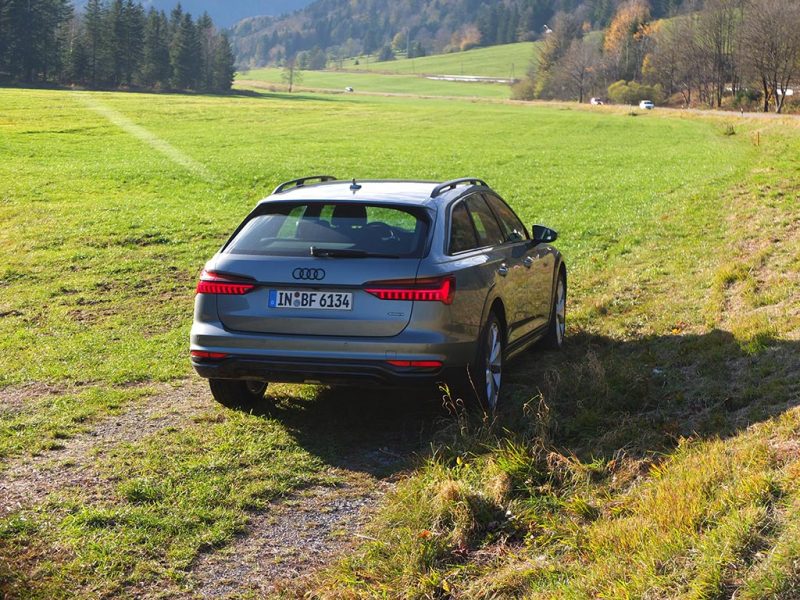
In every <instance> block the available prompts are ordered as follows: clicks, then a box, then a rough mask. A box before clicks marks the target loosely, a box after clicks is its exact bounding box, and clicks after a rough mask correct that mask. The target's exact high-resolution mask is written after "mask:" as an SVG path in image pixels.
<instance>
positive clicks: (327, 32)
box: [232, 0, 693, 67]
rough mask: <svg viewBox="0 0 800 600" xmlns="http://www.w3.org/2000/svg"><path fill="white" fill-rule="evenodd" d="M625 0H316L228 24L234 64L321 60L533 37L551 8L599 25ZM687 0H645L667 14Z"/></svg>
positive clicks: (466, 46) (419, 53)
mask: <svg viewBox="0 0 800 600" xmlns="http://www.w3.org/2000/svg"><path fill="white" fill-rule="evenodd" d="M624 1H625V0H503V1H502V2H497V1H496V0H428V1H423V0H349V1H346V2H345V1H342V0H317V1H316V2H314V3H313V4H311V5H309V6H307V7H306V8H305V9H303V10H301V11H299V12H297V13H294V14H291V15H288V16H286V17H284V18H281V19H274V18H271V17H256V18H252V19H246V20H244V21H242V22H241V23H239V24H237V25H236V26H234V28H233V30H232V40H233V44H234V50H235V52H236V57H237V63H238V64H240V65H247V66H250V67H256V66H263V65H266V64H283V63H284V62H285V61H287V60H291V59H293V58H295V57H297V56H298V55H299V54H300V53H303V52H312V51H314V49H318V50H320V51H322V52H323V53H324V54H325V56H326V58H327V60H333V61H336V60H337V59H341V58H346V57H352V56H358V55H360V54H373V53H380V52H383V53H384V55H385V56H387V57H388V56H389V52H388V50H387V49H389V50H394V51H395V52H397V51H404V52H406V53H407V54H408V55H413V56H422V55H424V54H431V53H440V52H455V51H461V50H466V49H469V48H472V47H475V46H492V45H495V44H506V43H510V42H523V41H532V40H535V39H539V38H540V37H541V36H542V35H544V32H545V31H546V30H547V29H549V28H550V27H551V26H552V20H553V19H554V18H555V15H556V14H558V13H565V14H579V15H581V18H582V19H583V20H585V21H587V22H588V23H589V24H590V25H591V27H592V28H594V29H601V28H604V27H606V26H607V25H608V24H609V22H610V21H611V19H612V18H613V17H614V14H615V12H616V10H617V8H618V6H619V5H620V4H621V3H622V2H624ZM691 1H693V0H652V5H651V13H652V14H653V15H654V16H656V17H661V16H668V15H670V14H672V13H673V12H675V11H676V10H678V9H679V8H681V7H682V6H683V5H684V4H685V3H686V2H691Z"/></svg>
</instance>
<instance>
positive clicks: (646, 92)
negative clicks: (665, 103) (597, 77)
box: [608, 81, 664, 104]
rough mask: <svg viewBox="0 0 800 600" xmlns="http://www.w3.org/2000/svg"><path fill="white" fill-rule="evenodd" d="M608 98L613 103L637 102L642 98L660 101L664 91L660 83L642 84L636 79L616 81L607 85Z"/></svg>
mask: <svg viewBox="0 0 800 600" xmlns="http://www.w3.org/2000/svg"><path fill="white" fill-rule="evenodd" d="M608 99H609V100H611V101H612V102H614V103H615V104H639V102H641V101H642V100H652V101H653V102H661V101H662V100H663V99H664V93H663V91H662V90H661V86H660V85H643V84H641V83H637V82H636V81H617V82H615V83H612V84H611V85H610V86H608Z"/></svg>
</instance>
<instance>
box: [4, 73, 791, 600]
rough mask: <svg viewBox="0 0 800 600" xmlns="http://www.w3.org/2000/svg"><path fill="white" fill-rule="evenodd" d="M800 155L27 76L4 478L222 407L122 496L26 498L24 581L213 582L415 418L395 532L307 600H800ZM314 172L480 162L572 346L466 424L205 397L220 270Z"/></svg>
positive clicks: (126, 454)
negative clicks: (270, 517)
mask: <svg viewBox="0 0 800 600" xmlns="http://www.w3.org/2000/svg"><path fill="white" fill-rule="evenodd" d="M260 73H264V76H263V81H265V82H267V83H269V82H272V81H273V80H275V78H276V77H279V72H278V71H269V72H267V71H259V72H255V71H254V72H251V73H250V74H249V76H248V77H250V78H255V77H256V76H259V77H260V75H259V74H260ZM334 76H335V77H342V78H343V77H346V76H347V75H346V74H340V73H337V74H333V73H330V74H329V73H319V74H314V75H313V76H312V74H311V73H307V74H306V80H305V81H304V83H303V84H301V85H304V86H308V87H326V86H327V85H330V86H332V87H333V86H337V87H342V88H343V87H344V85H347V84H346V83H344V81H345V80H344V79H340V80H336V81H333V80H330V81H331V83H326V84H325V86H323V85H319V86H317V85H312V84H313V83H314V82H316V81H317V80H316V79H312V77H334ZM357 76H358V77H364V78H373V77H374V78H376V79H370V80H369V81H374V82H377V81H378V79H377V78H378V77H382V76H381V75H378V74H359V75H357ZM386 77H390V76H386ZM413 79H414V81H415V82H416V81H419V82H420V84H419V85H420V86H422V85H423V84H422V83H421V82H427V80H424V79H418V78H413ZM319 81H320V82H321V81H322V80H321V79H320V80H319ZM359 81H361V83H351V84H350V85H352V86H353V87H355V88H356V89H357V91H358V90H364V91H371V90H370V89H369V88H370V86H371V85H372V83H368V80H367V79H363V80H359ZM433 83H437V84H439V85H453V86H456V87H457V88H458V89H461V87H459V86H476V85H477V86H479V87H480V88H481V89H485V90H489V89H492V90H494V89H495V87H497V89H501V90H504V91H503V93H506V91H507V88H501V87H500V86H488V85H487V86H486V87H483V84H452V83H445V82H430V84H433ZM424 85H428V83H425V84H424ZM375 86H376V87H375V91H380V92H390V91H393V90H390V89H385V88H384V87H383V84H382V83H381V84H380V85H379V84H378V83H375ZM453 89H455V88H453ZM470 89H474V88H472V87H471V88H470ZM415 91H416V93H419V94H422V95H426V94H427V93H428V92H426V91H425V89H423V87H420V88H415ZM465 94H466V92H465ZM493 94H494V91H493V92H492V95H493ZM448 95H451V96H457V95H460V92H458V93H452V94H448ZM497 97H500V96H499V95H498V96H497ZM729 124H730V125H731V126H732V127H728V125H729ZM731 130H733V133H734V135H730V133H731ZM756 132H757V135H756ZM756 142H757V143H756ZM798 153H800V130H798V128H797V125H796V123H795V122H794V121H791V120H747V119H742V120H739V119H738V118H734V117H728V118H725V119H722V118H715V117H714V118H712V117H701V116H694V117H690V116H681V115H679V114H677V113H669V114H667V113H663V114H660V113H659V111H653V112H648V113H646V114H643V113H639V114H637V113H628V112H627V111H623V110H599V111H597V110H596V111H591V110H588V109H583V108H580V107H577V106H575V107H574V108H570V107H568V106H566V105H565V106H552V107H548V106H542V105H537V106H530V105H523V104H507V103H496V102H479V101H472V100H453V99H447V100H445V99H439V100H437V99H419V98H400V97H379V96H359V95H358V93H355V94H337V95H334V94H312V93H307V92H295V93H293V94H286V93H273V92H268V91H264V90H262V91H258V90H255V88H253V89H250V90H249V91H247V90H242V91H240V92H239V93H238V94H237V95H232V96H192V95H168V94H163V95H162V94H159V95H154V94H150V95H148V94H133V93H92V92H69V91H44V90H41V91H36V90H18V89H2V90H0V219H2V223H3V227H2V228H1V229H0V398H2V401H0V479H2V478H3V477H4V476H7V477H9V478H12V476H13V477H16V476H17V475H18V474H19V473H21V472H22V470H23V467H22V466H21V465H24V464H26V463H27V462H29V461H33V462H34V463H36V464H39V463H40V462H41V461H50V462H52V464H55V465H59V468H63V469H69V468H70V464H69V462H70V461H72V460H74V457H72V456H71V455H69V452H71V450H70V448H71V445H70V444H71V443H72V442H73V440H82V439H84V438H83V437H82V436H84V435H85V434H86V432H88V431H93V430H94V429H95V428H98V427H99V428H102V427H104V426H105V425H104V424H106V423H109V422H112V421H111V420H113V419H117V418H124V415H125V414H128V413H130V412H131V411H136V410H145V409H146V408H147V407H148V406H149V405H150V403H152V402H154V400H153V398H156V399H159V398H160V399H161V400H157V403H158V402H161V404H159V406H161V408H160V409H159V410H161V411H162V412H159V413H158V414H156V415H155V416H153V415H150V416H149V417H148V418H150V419H158V418H161V417H162V416H163V415H162V413H164V414H168V413H169V411H170V408H169V407H170V405H171V404H170V403H172V401H171V400H170V399H171V398H172V396H171V395H170V394H173V393H175V394H178V396H179V397H178V399H177V401H176V402H181V403H184V404H183V405H186V406H188V404H190V403H191V402H194V403H199V404H198V406H199V408H198V409H197V410H194V411H192V412H191V414H188V415H187V416H186V418H185V419H184V420H181V421H179V422H178V424H176V425H173V426H170V427H165V428H162V429H158V430H157V431H156V430H154V431H153V432H152V433H150V434H147V435H145V434H142V435H141V436H140V437H137V438H136V439H132V440H129V441H125V442H124V443H122V444H121V445H120V446H118V447H114V448H113V449H111V450H108V451H102V452H100V451H98V452H97V453H96V457H95V458H94V460H93V466H92V468H93V469H94V471H96V473H97V475H96V479H95V480H93V481H94V483H92V484H90V485H86V484H85V482H78V481H75V482H73V483H72V484H69V485H65V486H64V487H62V488H59V489H57V490H53V491H52V493H49V494H48V495H46V496H44V497H42V498H39V499H37V501H36V502H34V503H32V504H31V505H28V506H22V507H20V508H17V509H11V510H7V511H6V512H2V511H0V593H2V592H4V591H6V590H8V593H9V594H10V595H11V596H12V597H16V596H22V597H39V598H51V597H60V596H66V595H70V594H79V595H88V596H104V595H106V596H107V595H115V594H128V595H133V594H135V593H137V592H142V591H144V592H145V593H155V591H162V592H163V591H167V592H175V593H177V592H191V591H192V590H193V589H194V586H195V585H196V583H195V582H196V580H195V572H194V569H195V568H196V565H197V561H198V560H199V557H207V556H209V555H210V556H214V555H215V554H216V553H218V552H221V551H222V550H223V549H224V548H226V547H228V545H229V544H231V543H232V542H233V540H234V539H237V538H235V536H236V534H242V535H247V532H248V531H249V530H248V528H247V527H248V523H250V522H251V520H252V519H253V517H254V515H257V514H259V512H260V511H265V510H270V507H271V506H272V504H270V503H271V502H280V501H281V500H282V499H284V498H288V497H292V494H296V493H298V491H300V490H303V489H306V488H308V487H310V486H322V487H331V488H332V489H333V488H336V486H341V485H343V484H345V483H347V484H348V485H355V484H353V479H354V477H355V476H353V475H352V473H349V472H348V471H347V468H345V467H343V466H342V464H340V462H338V458H337V457H340V456H343V455H347V454H348V453H351V454H352V453H353V450H354V448H355V447H356V446H355V445H356V441H354V440H357V443H358V444H361V443H362V442H363V443H368V444H371V445H372V446H374V447H380V446H382V444H383V442H382V441H381V440H382V439H383V437H391V436H392V435H394V433H395V432H394V429H393V428H394V427H397V423H399V422H403V423H406V425H405V426H404V427H407V429H409V430H413V431H414V432H415V433H414V435H416V436H417V437H416V438H415V442H414V446H413V449H411V450H408V453H407V454H408V461H407V463H404V466H403V469H404V470H403V472H402V476H401V475H399V474H398V475H396V476H397V477H398V478H400V479H401V483H399V484H398V487H397V490H396V492H395V493H394V494H390V495H389V496H387V497H386V498H384V499H383V500H382V501H381V506H382V508H381V509H380V511H379V512H378V514H377V516H376V517H375V518H374V519H373V522H372V525H371V529H369V538H370V539H367V538H363V539H362V540H361V542H359V543H358V544H357V546H358V547H357V549H356V550H354V551H353V552H352V553H350V556H349V557H348V558H347V559H345V560H344V561H342V562H336V563H335V564H334V565H332V566H330V567H329V568H328V570H327V571H324V572H322V573H321V574H319V575H318V578H317V579H315V580H314V581H312V582H306V584H304V585H309V586H311V587H312V588H314V589H316V590H317V591H318V593H319V594H321V595H323V596H324V595H333V596H337V595H339V596H361V597H376V596H380V595H386V596H388V597H432V596H438V597H444V596H442V595H443V594H448V593H453V594H456V595H458V594H462V597H470V598H472V597H487V598H488V597H492V594H495V595H498V594H499V596H496V597H503V596H504V595H512V596H513V595H518V594H527V595H529V596H533V597H537V595H538V597H542V598H550V597H563V598H594V597H609V598H612V597H613V598H622V597H642V596H644V595H646V594H651V595H653V596H658V597H678V596H682V597H696V598H710V597H718V596H719V595H720V594H723V593H726V594H727V593H730V591H731V590H732V589H737V590H740V592H739V595H737V597H753V598H771V597H776V595H780V594H784V595H783V596H782V597H785V598H790V597H793V596H792V595H791V594H792V593H793V592H792V590H797V589H798V588H797V586H798V584H799V581H798V578H797V571H796V569H794V570H792V567H791V565H792V564H795V562H796V561H797V560H798V559H800V546H798V544H797V539H798V536H797V535H796V533H797V532H798V531H799V530H800V529H799V528H800V520H798V514H800V513H798V511H797V507H798V502H800V491H798V487H797V481H798V477H797V475H798V474H800V451H798V443H797V435H798V434H797V432H798V431H800V414H798V412H797V411H796V409H794V408H793V407H794V405H795V404H796V403H797V400H798V397H797V390H798V389H800V388H799V387H798V372H800V371H798V369H797V366H798V364H797V363H798V359H797V356H798V352H797V340H798V338H800V307H798V302H797V298H798V280H799V279H800V261H798V258H797V257H798V255H799V254H798V248H799V243H800V242H799V241H798V240H799V239H800V238H798V234H797V231H798V229H797V225H798V223H800V221H799V220H798V219H800V213H799V212H798V205H797V198H798V190H800V170H799V169H800V167H799V166H798V164H797V161H796V160H795V157H796V156H798ZM317 173H329V174H332V175H335V176H338V177H340V178H343V179H345V178H347V179H350V178H353V177H355V178H409V179H425V180H446V179H451V178H454V177H460V176H467V175H470V176H479V177H481V178H483V179H485V180H486V181H487V182H489V184H490V185H492V186H493V187H494V189H495V190H497V191H498V192H499V193H500V194H501V195H502V196H503V197H504V198H505V199H506V200H507V201H508V202H509V203H510V204H511V205H512V206H513V207H514V208H515V209H516V210H517V212H518V213H519V214H520V215H521V216H522V217H523V220H524V221H525V223H526V224H528V225H532V224H533V223H543V224H546V225H549V226H551V227H553V228H555V229H556V230H558V231H559V234H560V237H559V240H558V244H557V245H558V246H559V248H560V249H561V250H562V252H563V253H564V254H565V256H566V258H567V263H568V266H569V270H570V272H569V294H570V308H569V311H570V312H569V329H568V336H569V341H568V345H567V348H566V350H565V352H564V353H562V354H559V355H554V354H552V353H543V352H536V351H532V352H530V353H529V354H528V355H527V356H525V357H524V358H522V359H520V360H519V361H518V362H517V363H516V364H515V365H512V366H511V369H510V371H509V376H508V378H507V379H506V387H505V390H504V396H503V403H504V408H503V409H502V410H501V412H500V415H499V416H498V418H497V420H496V421H495V422H490V421H489V420H482V419H481V418H480V416H476V415H471V416H465V415H463V414H461V416H459V417H456V418H454V417H450V416H448V413H447V412H446V411H438V410H437V408H436V407H437V406H438V400H437V398H438V396H440V394H439V393H437V392H436V391H435V390H432V391H431V392H430V394H428V395H425V394H420V395H415V394H401V395H400V397H399V400H398V399H397V398H395V400H394V401H392V402H389V401H387V404H385V405H382V404H381V395H382V394H381V393H380V392H377V393H376V392H366V393H364V394H361V395H357V397H351V392H345V393H336V392H331V391H330V390H327V389H324V388H317V387H313V386H289V385H276V386H271V387H270V391H269V392H268V397H269V398H268V400H269V402H268V403H267V404H265V409H264V410H263V411H260V412H258V411H257V412H256V413H253V414H247V413H243V412H240V411H232V410H230V409H224V408H222V407H217V406H214V405H213V404H212V403H211V401H210V400H209V398H208V396H207V394H205V393H204V391H203V390H204V388H203V386H202V385H201V384H198V383H197V382H195V381H194V380H193V379H192V374H191V369H190V367H189V364H188V360H187V355H188V352H187V346H188V331H189V327H190V324H191V318H192V301H193V293H194V286H195V283H196V278H197V275H198V273H199V270H200V268H201V267H202V265H203V263H204V261H205V260H206V259H207V258H208V257H209V256H210V255H211V254H213V253H214V251H215V250H216V249H217V248H218V247H219V246H220V245H221V244H222V243H223V242H224V241H225V240H226V237H227V235H228V234H229V233H230V232H231V231H232V230H233V228H234V227H235V226H236V225H237V224H238V223H239V222H240V220H241V219H242V218H243V217H244V215H245V214H246V213H247V212H248V210H249V209H250V208H251V207H252V206H253V205H254V203H255V202H256V201H258V200H259V199H261V198H263V197H264V196H266V195H268V194H269V193H270V191H271V190H272V189H273V188H274V187H275V186H276V185H277V184H278V183H279V182H281V181H284V180H288V179H292V178H295V177H299V176H302V175H310V174H317ZM187 386H189V387H187ZM31 390H33V391H31ZM36 390H46V391H47V393H46V394H45V393H43V392H42V393H34V392H35V391H36ZM181 390H184V391H183V392H181ZM185 390H190V392H189V391H185ZM179 392H180V393H182V394H183V395H182V396H181V395H180V393H179ZM431 402H432V403H433V409H431V408H430V406H431ZM270 403H271V405H272V408H269V405H270ZM173 404H174V403H173ZM347 406H350V408H349V409H348V408H343V407H347ZM421 407H422V408H421ZM120 415H122V416H120ZM409 415H410V416H409ZM404 419H411V421H410V423H411V424H408V422H406V421H405V420H404ZM752 424H758V425H757V426H756V427H751V428H748V427H749V426H750V425H752ZM420 431H422V433H419V432H420ZM345 432H346V433H345ZM364 440H367V441H366V442H364ZM372 446H370V447H372ZM65 448H66V451H65ZM358 448H361V446H358ZM64 452H66V453H67V454H68V456H66V457H65V454H64ZM412 455H413V456H417V457H418V458H412ZM37 461H38V462H37ZM359 477H361V475H359ZM356 479H358V482H359V483H358V485H362V484H363V482H362V479H359V478H356ZM9 480H11V479H9ZM0 490H2V488H0ZM315 586H316V587H315ZM787 590H789V591H787ZM787 594H788V595H787Z"/></svg>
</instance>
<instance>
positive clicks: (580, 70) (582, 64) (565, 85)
mask: <svg viewBox="0 0 800 600" xmlns="http://www.w3.org/2000/svg"><path fill="white" fill-rule="evenodd" d="M601 60H602V58H601V55H600V47H599V45H598V44H597V43H596V42H591V41H588V40H587V39H586V38H583V39H580V40H573V41H572V43H571V44H570V46H569V49H568V50H567V53H566V54H565V55H564V57H563V58H562V59H561V61H559V65H558V72H559V73H560V75H561V77H559V79H561V80H562V89H563V91H564V92H566V94H565V96H568V97H572V98H575V97H577V98H578V102H581V103H582V102H583V99H584V97H585V96H586V94H587V92H588V90H590V89H591V88H592V86H593V84H594V81H595V77H596V75H597V72H598V68H599V66H600V64H601Z"/></svg>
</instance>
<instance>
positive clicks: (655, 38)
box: [515, 0, 800, 113]
mask: <svg viewBox="0 0 800 600" xmlns="http://www.w3.org/2000/svg"><path fill="white" fill-rule="evenodd" d="M694 8H695V10H691V11H687V12H685V13H684V14H676V15H675V16H673V17H672V18H670V19H660V20H659V19H655V18H653V15H652V12H651V9H650V4H649V3H648V2H647V0H628V1H627V2H625V3H624V4H621V5H620V6H619V7H618V9H617V11H616V13H615V14H614V17H613V18H612V20H611V21H610V23H609V26H608V27H607V29H606V30H605V32H603V33H600V32H593V31H590V28H588V27H587V25H586V22H585V21H582V20H581V15H580V14H575V13H573V14H567V13H560V14H559V15H557V16H556V17H555V19H554V26H553V29H552V31H551V32H550V33H549V34H548V35H547V37H546V39H545V42H544V45H543V49H542V50H541V52H540V53H539V54H538V55H537V56H536V57H535V60H534V61H533V62H532V65H531V68H530V70H529V73H528V77H527V78H526V80H525V81H524V82H522V83H520V84H519V85H518V86H516V89H515V95H516V96H517V97H518V98H522V99H526V98H527V99H533V98H543V99H563V100H578V101H583V100H584V99H585V97H586V96H589V95H593V96H606V95H607V96H608V98H609V99H611V100H612V101H614V102H619V103H626V104H632V103H636V102H638V101H640V100H643V99H650V100H655V101H657V102H658V101H660V100H664V99H668V98H673V99H674V98H678V99H679V100H680V102H681V103H682V104H683V105H684V106H691V105H695V104H701V105H706V106H709V107H713V108H721V107H723V106H728V105H732V106H736V107H742V108H745V107H747V108H750V107H755V106H758V107H760V108H761V109H763V110H764V111H765V112H767V111H769V110H771V109H772V110H775V111H776V112H779V113H780V112H782V111H783V110H784V108H785V106H786V102H787V98H790V97H791V96H790V95H789V94H790V93H792V92H796V93H797V94H798V95H800V2H797V1H796V0H705V2H703V4H702V5H701V6H698V7H694Z"/></svg>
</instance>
